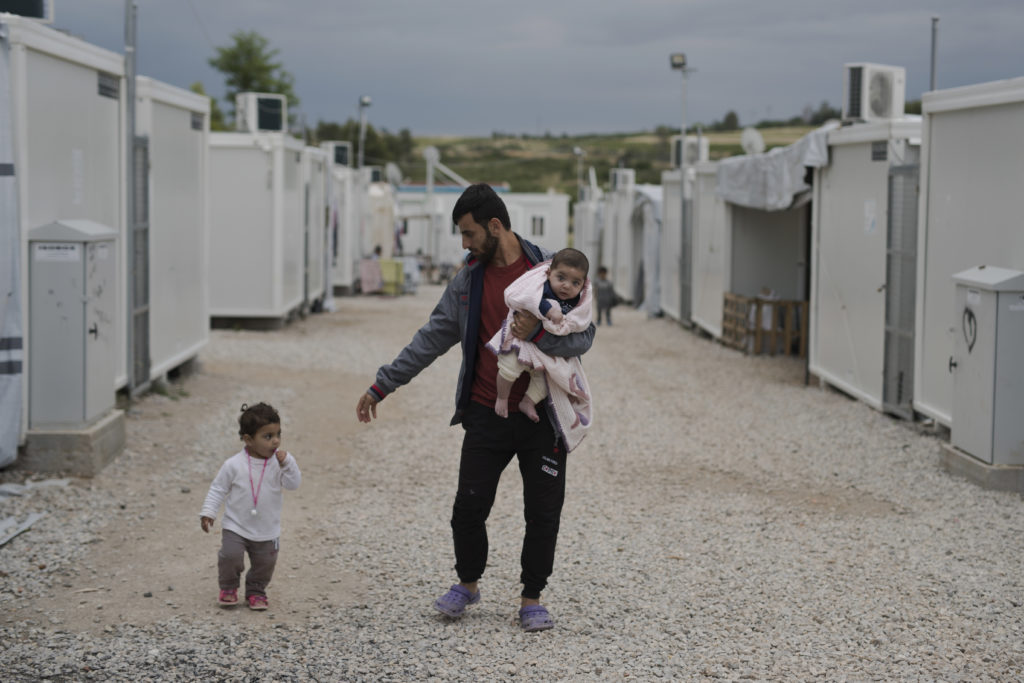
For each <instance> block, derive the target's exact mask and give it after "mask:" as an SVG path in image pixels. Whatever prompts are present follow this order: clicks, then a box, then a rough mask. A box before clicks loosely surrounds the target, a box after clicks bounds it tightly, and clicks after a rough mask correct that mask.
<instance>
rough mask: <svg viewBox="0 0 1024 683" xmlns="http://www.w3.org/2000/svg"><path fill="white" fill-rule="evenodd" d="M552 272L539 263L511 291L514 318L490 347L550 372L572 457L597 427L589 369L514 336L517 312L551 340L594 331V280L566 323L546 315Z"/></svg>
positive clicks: (559, 423)
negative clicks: (533, 319)
mask: <svg viewBox="0 0 1024 683" xmlns="http://www.w3.org/2000/svg"><path fill="white" fill-rule="evenodd" d="M550 267H551V261H545V262H543V263H538V264H537V265H536V266H534V267H533V268H532V269H530V270H528V271H527V272H526V273H524V274H523V275H522V276H520V277H519V278H517V279H516V281H515V282H513V283H512V284H511V285H509V286H508V287H507V288H506V289H505V303H506V304H507V305H508V307H509V312H508V316H507V317H506V318H505V322H503V323H502V324H501V329H500V330H499V331H498V332H497V333H496V334H495V335H494V336H493V337H492V338H491V340H490V341H489V342H487V348H488V349H490V350H491V351H493V352H494V353H495V354H499V353H518V355H519V361H520V362H521V363H523V364H524V365H527V366H529V367H531V368H540V369H542V370H544V374H545V377H546V379H547V383H548V401H550V402H551V406H552V408H553V410H552V411H551V414H552V415H553V417H554V420H555V425H554V427H555V429H556V430H557V431H558V433H559V434H561V436H562V440H563V442H564V443H565V448H566V451H571V450H572V449H574V448H576V446H578V445H579V443H580V441H582V440H583V437H584V436H586V434H587V429H588V428H589V427H590V423H591V422H592V421H593V404H592V403H591V398H590V385H589V384H588V383H587V377H586V375H584V374H583V364H582V363H581V362H580V359H579V358H578V357H574V358H561V357H557V356H549V355H547V354H545V353H543V352H541V350H540V349H538V348H537V345H536V344H534V343H533V342H527V341H521V340H520V339H517V338H516V337H515V336H513V335H512V333H511V331H510V328H511V325H512V312H513V311H527V312H529V313H532V314H533V315H535V316H537V317H538V318H540V320H541V322H542V324H543V325H544V328H545V329H546V330H547V331H548V332H549V333H551V334H557V335H566V334H569V333H571V332H582V331H584V330H586V329H587V328H588V327H590V321H591V318H592V315H591V308H592V301H593V291H592V288H591V286H590V279H589V278H588V279H587V283H586V285H584V287H583V291H582V292H581V296H580V302H579V303H578V304H577V305H576V307H575V308H573V309H572V310H571V311H569V312H568V313H566V314H565V317H563V318H562V322H560V323H553V322H551V321H550V320H548V319H547V318H545V317H544V316H543V315H541V312H540V298H541V295H542V293H543V291H544V282H545V281H547V278H548V270H549V269H550Z"/></svg>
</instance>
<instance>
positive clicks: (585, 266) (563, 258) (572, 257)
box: [551, 247, 590, 277]
mask: <svg viewBox="0 0 1024 683" xmlns="http://www.w3.org/2000/svg"><path fill="white" fill-rule="evenodd" d="M563 264H564V265H567V266H569V267H570V268H576V269H577V270H581V271H583V277H586V276H587V274H588V273H590V261H588V260H587V256H586V254H584V253H583V252H582V251H580V250H579V249H573V248H572V247H566V248H565V249H561V250H559V251H558V252H557V253H556V254H555V256H554V258H552V259H551V267H552V268H554V267H555V266H560V265H563Z"/></svg>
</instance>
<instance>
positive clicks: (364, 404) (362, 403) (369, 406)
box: [356, 393, 377, 422]
mask: <svg viewBox="0 0 1024 683" xmlns="http://www.w3.org/2000/svg"><path fill="white" fill-rule="evenodd" d="M356 417H357V418H359V421H360V422H369V421H370V420H375V419H376V418H377V399H375V398H374V397H373V396H371V395H370V394H368V393H364V394H363V395H362V396H360V397H359V403H358V404H356Z"/></svg>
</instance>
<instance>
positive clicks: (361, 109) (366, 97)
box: [358, 95, 372, 168]
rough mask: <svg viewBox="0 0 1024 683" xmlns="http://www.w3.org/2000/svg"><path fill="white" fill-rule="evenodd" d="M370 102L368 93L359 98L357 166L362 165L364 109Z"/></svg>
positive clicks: (364, 127)
mask: <svg viewBox="0 0 1024 683" xmlns="http://www.w3.org/2000/svg"><path fill="white" fill-rule="evenodd" d="M371 104H372V100H371V99H370V96H369V95H363V96H362V97H360V98H359V162H358V168H362V167H363V147H365V146H366V109H367V107H369V106H370V105H371Z"/></svg>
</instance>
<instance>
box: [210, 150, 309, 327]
mask: <svg viewBox="0 0 1024 683" xmlns="http://www.w3.org/2000/svg"><path fill="white" fill-rule="evenodd" d="M303 147H304V146H303V144H302V141H301V140H298V139H296V138H293V137H291V136H290V135H287V134H285V133H273V132H258V133H246V132H237V133H210V316H211V317H213V318H220V317H223V318H263V319H278V320H280V319H284V318H287V317H288V316H289V314H291V313H293V312H296V311H298V310H299V309H300V307H301V306H302V304H303V291H304V272H305V238H304V234H303V211H304V190H303V184H302V151H303Z"/></svg>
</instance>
